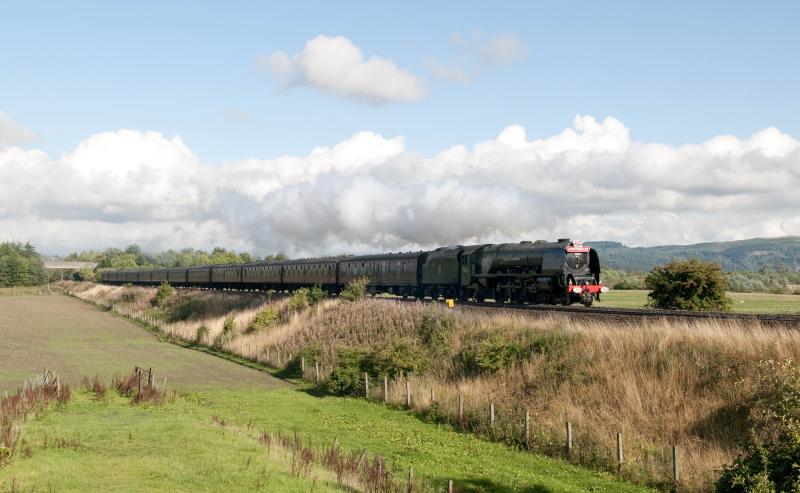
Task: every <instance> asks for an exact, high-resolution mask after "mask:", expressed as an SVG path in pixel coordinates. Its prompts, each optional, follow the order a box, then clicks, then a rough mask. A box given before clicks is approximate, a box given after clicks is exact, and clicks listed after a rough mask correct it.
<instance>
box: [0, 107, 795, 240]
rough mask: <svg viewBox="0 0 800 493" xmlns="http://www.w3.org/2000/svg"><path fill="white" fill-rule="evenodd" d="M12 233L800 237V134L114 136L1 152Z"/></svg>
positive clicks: (603, 129) (4, 212)
mask: <svg viewBox="0 0 800 493" xmlns="http://www.w3.org/2000/svg"><path fill="white" fill-rule="evenodd" d="M0 176H3V177H4V179H3V180H1V181H0V231H3V232H4V233H5V235H4V236H5V239H15V240H31V241H34V242H35V243H36V244H38V245H40V246H41V248H42V249H43V250H45V251H54V252H57V251H61V252H63V251H67V250H72V249H76V248H84V247H101V246H105V245H108V244H114V245H125V244H127V243H131V242H138V243H141V244H143V245H145V246H146V247H148V248H151V249H160V248H168V247H172V248H181V247H196V248H199V247H205V248H207V247H210V246H213V245H223V246H227V247H232V248H238V249H248V250H253V251H255V252H257V253H261V254H263V253H272V252H276V251H279V250H280V251H286V252H288V253H289V254H291V255H294V256H305V255H322V254H337V253H358V252H370V251H397V250H409V249H418V248H428V247H436V246H440V245H446V244H456V243H461V244H468V243H477V242H498V241H519V240H523V239H551V240H552V239H555V238H564V237H574V238H579V239H608V240H617V241H623V242H625V243H628V244H631V245H652V244H664V243H691V242H698V241H715V240H729V239H737V238H745V237H754V236H781V235H790V234H795V235H797V234H800V212H798V207H797V206H798V201H797V193H796V190H797V189H798V188H800V142H798V140H797V139H795V138H794V137H792V136H790V135H787V134H785V133H782V132H781V131H780V130H778V129H775V128H767V129H765V130H762V131H760V132H757V133H755V134H753V135H751V136H749V137H746V138H739V137H735V136H730V135H721V136H717V137H714V138H712V139H709V140H707V141H705V142H701V143H695V144H688V145H683V146H670V145H665V144H660V143H655V142H640V141H636V140H633V139H631V137H630V132H629V129H628V128H627V127H626V126H625V125H624V124H623V123H622V122H620V121H619V120H616V119H614V118H611V117H609V118H605V119H604V120H597V119H595V118H593V117H591V116H577V117H576V118H575V119H574V121H573V122H572V124H571V125H570V126H569V127H568V128H566V129H564V130H563V131H561V132H559V133H556V134H554V135H550V136H545V137H542V138H533V137H531V136H529V135H528V134H527V132H526V131H525V129H524V128H523V127H521V126H518V125H511V126H508V127H506V128H505V129H502V130H501V131H500V132H499V133H498V135H497V136H496V137H494V138H490V139H488V140H485V141H483V142H479V143H477V144H475V145H473V146H471V147H467V146H464V145H454V146H451V147H448V148H446V149H442V150H441V151H440V152H438V153H436V154H434V155H431V156H424V155H420V154H418V153H415V152H413V151H412V150H409V149H407V148H406V145H405V142H404V140H403V138H402V137H399V136H395V137H384V136H381V135H379V134H376V133H373V132H368V131H364V132H359V133H357V134H355V135H353V136H352V137H351V138H349V139H347V140H345V141H343V142H340V143H338V144H336V145H334V146H330V147H319V148H315V149H313V150H312V151H311V152H310V153H309V154H308V155H305V156H281V157H276V158H272V159H256V158H254V159H248V160H242V161H235V162H227V163H223V164H219V165H212V164H205V163H202V162H201V160H200V159H199V158H198V157H197V156H196V155H195V154H194V153H192V151H191V150H190V149H189V148H188V147H187V146H186V144H185V143H184V142H183V141H182V140H181V139H180V137H177V136H176V137H166V136H164V135H161V134H159V133H156V132H141V131H136V130H119V131H116V132H106V133H101V134H97V135H93V136H91V137H89V138H88V139H86V140H85V141H83V142H81V143H80V144H79V145H78V146H77V147H76V148H75V150H74V151H72V152H70V153H68V154H66V155H64V156H62V157H59V158H55V159H54V158H51V157H50V156H48V155H47V154H46V153H44V152H41V151H39V150H35V149H27V150H26V149H21V148H19V147H8V148H4V149H0Z"/></svg>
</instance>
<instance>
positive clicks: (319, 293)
mask: <svg viewBox="0 0 800 493" xmlns="http://www.w3.org/2000/svg"><path fill="white" fill-rule="evenodd" d="M326 296H328V293H326V292H325V290H323V289H322V286H320V285H319V284H317V285H315V286H314V287H312V288H311V289H309V290H308V304H309V305H312V306H313V305H316V304H317V303H319V302H321V301H322V300H324V299H325V297H326Z"/></svg>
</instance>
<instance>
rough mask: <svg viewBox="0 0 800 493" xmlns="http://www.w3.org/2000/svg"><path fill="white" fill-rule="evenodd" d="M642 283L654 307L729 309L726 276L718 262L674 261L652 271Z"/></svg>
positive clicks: (703, 309)
mask: <svg viewBox="0 0 800 493" xmlns="http://www.w3.org/2000/svg"><path fill="white" fill-rule="evenodd" d="M645 282H646V283H647V285H648V286H649V287H650V288H651V289H652V292H650V294H648V295H647V296H648V297H649V298H650V302H649V305H650V306H652V307H654V308H667V309H673V310H702V311H708V310H729V309H730V306H731V301H730V300H729V299H728V298H726V297H725V287H726V281H725V275H724V274H723V272H722V268H721V267H720V265H719V264H716V263H714V262H704V261H700V260H697V259H689V260H674V261H672V262H670V263H669V264H667V265H665V266H661V267H655V268H653V270H651V271H650V272H649V273H648V274H647V277H646V278H645Z"/></svg>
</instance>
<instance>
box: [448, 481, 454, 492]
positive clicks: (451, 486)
mask: <svg viewBox="0 0 800 493" xmlns="http://www.w3.org/2000/svg"><path fill="white" fill-rule="evenodd" d="M447 493H453V480H452V479H451V480H450V481H448V482H447Z"/></svg>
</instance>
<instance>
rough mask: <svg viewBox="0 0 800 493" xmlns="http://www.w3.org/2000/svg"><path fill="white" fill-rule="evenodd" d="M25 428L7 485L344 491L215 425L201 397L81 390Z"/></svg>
mask: <svg viewBox="0 0 800 493" xmlns="http://www.w3.org/2000/svg"><path fill="white" fill-rule="evenodd" d="M217 423H219V421H218V422H217ZM25 431H26V433H25V438H24V439H23V443H22V446H21V447H20V448H21V453H20V454H19V455H18V456H17V457H15V458H14V460H13V461H12V463H11V464H10V465H8V466H6V467H5V468H4V469H0V489H2V490H4V491H5V490H14V489H15V488H16V491H42V490H48V491H297V492H300V491H303V492H305V491H310V490H312V489H313V490H314V491H344V488H342V487H339V486H337V485H336V483H335V480H334V478H333V475H332V474H331V473H328V472H326V471H322V470H319V469H316V470H314V471H311V472H310V473H309V474H308V475H299V476H294V475H293V474H292V473H291V457H287V456H286V455H285V454H282V453H278V452H275V453H267V452H266V451H265V449H264V447H263V446H261V445H259V443H258V441H257V440H256V439H254V438H252V437H250V436H248V435H246V434H243V433H238V432H235V431H230V430H226V429H224V428H222V427H220V426H219V425H218V424H215V422H214V421H212V419H211V416H209V415H208V413H207V412H203V409H202V405H201V404H200V403H199V402H198V401H197V400H196V399H195V400H191V399H188V398H179V399H177V400H176V401H175V402H173V403H171V404H167V405H165V406H163V407H138V406H132V405H131V404H130V402H129V400H128V399H125V398H122V397H119V396H117V395H116V394H113V393H109V395H108V396H107V397H106V398H105V399H97V398H95V397H94V395H93V394H91V393H89V392H87V391H81V392H75V395H74V397H73V401H72V402H71V403H69V404H68V405H67V406H65V407H63V408H61V409H58V410H51V411H49V412H47V413H46V414H44V415H42V416H40V417H39V418H38V419H36V420H34V421H31V422H30V423H29V424H28V426H27V428H26V430H25Z"/></svg>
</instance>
